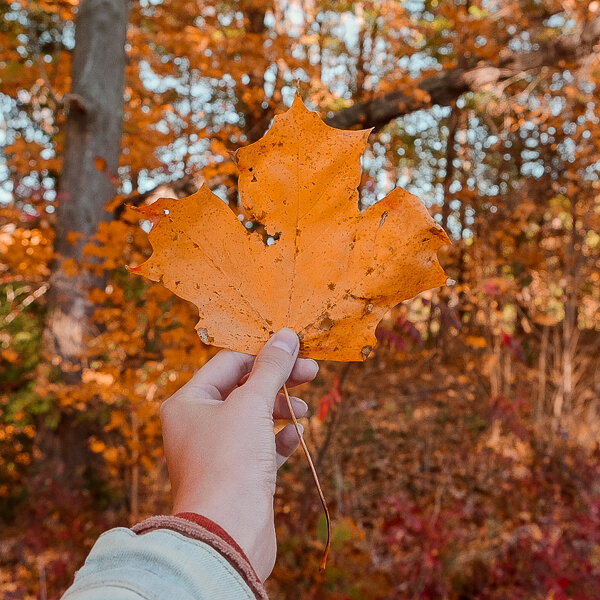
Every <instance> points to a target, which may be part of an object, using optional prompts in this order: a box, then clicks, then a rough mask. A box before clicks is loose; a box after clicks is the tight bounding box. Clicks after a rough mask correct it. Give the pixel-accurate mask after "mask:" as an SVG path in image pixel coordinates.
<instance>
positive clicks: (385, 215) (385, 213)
mask: <svg viewBox="0 0 600 600" xmlns="http://www.w3.org/2000/svg"><path fill="white" fill-rule="evenodd" d="M387 216H388V211H387V210H386V211H385V212H384V213H383V214H382V215H381V221H379V227H383V224H384V223H385V220H386V219H387Z"/></svg>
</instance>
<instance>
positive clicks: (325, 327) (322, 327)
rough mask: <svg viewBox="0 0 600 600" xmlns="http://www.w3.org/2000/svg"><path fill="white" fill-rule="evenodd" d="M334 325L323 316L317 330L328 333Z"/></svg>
mask: <svg viewBox="0 0 600 600" xmlns="http://www.w3.org/2000/svg"><path fill="white" fill-rule="evenodd" d="M334 325H335V323H334V322H333V321H332V320H331V319H330V318H329V317H328V316H327V315H325V317H323V319H322V320H321V322H320V323H319V329H320V330H321V331H329V330H330V329H331V328H332V327H333V326H334Z"/></svg>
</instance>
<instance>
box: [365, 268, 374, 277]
mask: <svg viewBox="0 0 600 600" xmlns="http://www.w3.org/2000/svg"><path fill="white" fill-rule="evenodd" d="M374 270H375V269H374V268H373V267H369V268H368V269H367V275H370V274H371V273H372V272H373V271H374Z"/></svg>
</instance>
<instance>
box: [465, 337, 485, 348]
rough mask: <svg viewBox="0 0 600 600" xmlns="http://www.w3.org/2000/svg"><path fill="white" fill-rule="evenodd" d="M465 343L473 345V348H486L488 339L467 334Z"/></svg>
mask: <svg viewBox="0 0 600 600" xmlns="http://www.w3.org/2000/svg"><path fill="white" fill-rule="evenodd" d="M465 344H467V346H471V348H485V347H486V346H487V341H486V339H485V338H484V337H480V336H475V335H467V336H466V337H465Z"/></svg>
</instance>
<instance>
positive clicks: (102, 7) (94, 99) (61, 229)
mask: <svg viewBox="0 0 600 600" xmlns="http://www.w3.org/2000/svg"><path fill="white" fill-rule="evenodd" d="M128 17H129V3H128V2H126V1H124V0H84V1H83V2H81V4H80V5H79V14H78V17H77V24H76V38H75V50H74V53H73V67H72V88H71V93H70V94H69V95H68V97H67V98H68V101H69V114H68V118H67V123H66V128H65V154H64V163H63V170H62V173H61V176H60V184H59V203H58V209H57V223H56V240H55V246H54V250H55V252H56V254H57V258H56V260H55V262H54V265H53V269H52V275H51V277H50V289H49V291H48V303H49V313H48V319H47V323H46V329H45V340H44V341H45V349H46V350H47V351H48V352H49V354H50V355H51V356H52V361H53V364H54V365H55V366H57V367H59V368H60V370H61V371H62V373H63V375H64V377H65V380H66V381H68V382H69V383H76V382H77V380H78V379H79V377H80V375H81V368H82V363H83V356H84V350H85V344H86V342H85V340H86V336H88V335H90V334H92V335H93V333H94V330H93V326H92V324H91V319H90V315H91V312H92V310H93V306H92V304H91V303H90V302H89V301H88V299H87V295H88V292H89V290H90V288H91V287H92V286H94V285H98V283H100V282H99V281H98V279H97V278H96V277H93V276H92V275H91V273H89V272H88V271H86V270H80V271H79V273H77V274H76V275H72V276H69V275H68V274H67V273H66V272H65V270H64V269H63V264H64V261H65V260H66V259H73V260H75V261H77V262H78V261H80V260H81V258H82V255H83V248H84V246H85V245H86V243H88V242H89V241H90V238H91V236H92V235H93V234H94V233H95V232H96V231H97V229H98V225H99V224H100V222H101V221H104V220H109V219H110V214H109V213H108V212H106V211H105V210H104V206H105V205H106V203H107V202H108V200H110V199H111V198H112V197H113V196H114V195H115V192H116V190H115V184H114V183H113V179H114V177H112V176H113V175H116V173H117V168H118V165H119V153H120V145H121V129H122V121H123V87H124V78H125V63H126V56H125V38H126V33H127V21H128ZM69 232H75V233H76V234H78V239H77V241H75V242H74V243H71V242H70V241H69V238H68V234H69Z"/></svg>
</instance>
